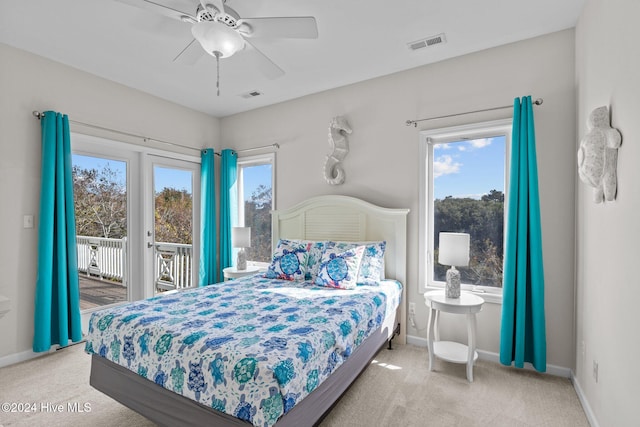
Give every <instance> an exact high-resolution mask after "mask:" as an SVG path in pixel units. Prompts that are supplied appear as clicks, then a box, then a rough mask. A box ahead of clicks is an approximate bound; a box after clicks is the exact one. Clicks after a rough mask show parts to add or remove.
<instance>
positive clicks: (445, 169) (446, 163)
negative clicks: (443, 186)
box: [433, 155, 462, 178]
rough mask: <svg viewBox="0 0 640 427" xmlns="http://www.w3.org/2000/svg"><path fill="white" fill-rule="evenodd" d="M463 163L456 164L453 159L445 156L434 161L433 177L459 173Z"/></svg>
mask: <svg viewBox="0 0 640 427" xmlns="http://www.w3.org/2000/svg"><path fill="white" fill-rule="evenodd" d="M460 166H462V163H458V162H454V161H453V157H451V156H448V155H444V156H440V157H438V158H436V159H434V161H433V177H434V178H437V177H439V176H442V175H448V174H451V173H458V172H459V171H460Z"/></svg>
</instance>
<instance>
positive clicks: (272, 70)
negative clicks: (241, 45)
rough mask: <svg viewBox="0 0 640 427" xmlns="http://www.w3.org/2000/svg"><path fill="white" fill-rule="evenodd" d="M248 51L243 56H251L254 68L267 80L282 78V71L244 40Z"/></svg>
mask: <svg viewBox="0 0 640 427" xmlns="http://www.w3.org/2000/svg"><path fill="white" fill-rule="evenodd" d="M245 41H246V42H247V44H248V45H249V46H251V48H250V49H245V50H244V52H243V55H247V56H249V55H250V56H251V60H252V61H253V63H254V64H255V66H256V68H258V70H260V72H261V73H262V74H263V75H264V76H265V77H266V78H268V79H269V80H274V79H277V78H278V77H282V76H284V70H283V69H282V68H280V67H278V66H277V65H276V63H275V62H273V61H272V60H271V59H269V58H268V57H267V55H265V54H264V53H262V52H261V51H260V50H259V49H258V48H257V47H255V46H254V45H253V44H251V43H250V42H249V41H248V40H245Z"/></svg>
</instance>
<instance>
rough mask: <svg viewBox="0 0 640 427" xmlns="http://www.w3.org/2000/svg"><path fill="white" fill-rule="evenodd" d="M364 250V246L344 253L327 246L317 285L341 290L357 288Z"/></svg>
mask: <svg viewBox="0 0 640 427" xmlns="http://www.w3.org/2000/svg"><path fill="white" fill-rule="evenodd" d="M364 249H365V247H364V246H358V247H355V248H352V249H347V250H346V251H343V250H342V249H340V248H337V247H329V246H327V247H326V248H325V250H324V253H323V254H322V261H321V262H320V268H319V270H318V277H317V278H316V281H315V283H316V285H321V286H326V287H329V288H340V289H353V288H355V287H356V285H357V278H358V270H359V269H360V263H361V261H362V254H363V252H364Z"/></svg>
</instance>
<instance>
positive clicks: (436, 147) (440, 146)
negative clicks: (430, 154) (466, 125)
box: [433, 142, 451, 150]
mask: <svg viewBox="0 0 640 427" xmlns="http://www.w3.org/2000/svg"><path fill="white" fill-rule="evenodd" d="M433 149H434V150H450V149H451V144H449V143H448V142H447V143H444V144H434V146H433Z"/></svg>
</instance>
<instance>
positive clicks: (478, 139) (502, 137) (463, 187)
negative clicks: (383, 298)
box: [420, 119, 511, 294]
mask: <svg viewBox="0 0 640 427" xmlns="http://www.w3.org/2000/svg"><path fill="white" fill-rule="evenodd" d="M510 135H511V120H510V119H509V120H500V121H493V122H484V123H478V124H473V125H466V126H460V127H455V128H446V129H437V130H430V131H424V132H421V134H420V148H421V157H420V158H421V167H420V173H421V180H420V259H421V262H420V282H421V283H423V284H424V285H425V286H427V287H439V286H444V281H445V274H446V270H447V269H448V268H449V266H446V265H440V264H439V263H438V247H439V239H438V236H439V233H440V232H445V231H449V232H458V233H469V234H470V236H471V242H470V250H469V258H470V260H469V266H468V267H460V268H459V270H460V273H461V279H462V285H463V289H465V288H466V289H472V290H479V291H484V292H491V293H498V294H499V293H501V290H502V273H503V272H502V264H503V250H504V249H503V248H504V229H505V228H504V209H505V194H506V185H507V181H506V174H505V171H506V166H507V151H508V147H509V143H510V139H511V138H510Z"/></svg>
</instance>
